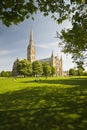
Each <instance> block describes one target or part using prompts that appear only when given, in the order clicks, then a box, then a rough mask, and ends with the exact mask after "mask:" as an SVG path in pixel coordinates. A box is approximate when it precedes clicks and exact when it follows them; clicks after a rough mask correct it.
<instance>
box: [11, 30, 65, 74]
mask: <svg viewBox="0 0 87 130" xmlns="http://www.w3.org/2000/svg"><path fill="white" fill-rule="evenodd" d="M27 60H29V61H30V63H32V62H34V61H36V60H38V59H36V48H35V45H34V39H33V32H32V29H31V30H30V39H29V45H28V47H27ZM18 61H19V60H18V59H17V60H16V61H15V62H14V64H13V72H15V73H16V69H15V68H16V65H17V62H18ZM38 61H40V62H48V63H49V64H50V65H51V66H53V67H55V68H56V76H62V74H63V69H62V57H61V58H59V57H58V56H54V53H53V51H52V54H51V56H50V57H49V58H45V59H40V60H38Z"/></svg>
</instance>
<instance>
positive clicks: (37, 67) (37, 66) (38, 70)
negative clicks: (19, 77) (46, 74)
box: [32, 61, 43, 77]
mask: <svg viewBox="0 0 87 130" xmlns="http://www.w3.org/2000/svg"><path fill="white" fill-rule="evenodd" d="M32 70H33V75H34V76H35V77H38V76H39V75H41V74H42V72H43V69H42V63H41V62H40V61H34V62H33V63H32Z"/></svg>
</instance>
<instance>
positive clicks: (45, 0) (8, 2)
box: [0, 0, 87, 26]
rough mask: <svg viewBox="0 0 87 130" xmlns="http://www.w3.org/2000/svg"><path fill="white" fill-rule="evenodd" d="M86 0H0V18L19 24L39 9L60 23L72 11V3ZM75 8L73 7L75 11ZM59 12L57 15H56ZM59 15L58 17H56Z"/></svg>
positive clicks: (8, 23) (6, 23)
mask: <svg viewBox="0 0 87 130" xmlns="http://www.w3.org/2000/svg"><path fill="white" fill-rule="evenodd" d="M84 2H87V1H86V0H70V1H66V0H0V20H1V21H2V22H3V23H4V24H5V25H6V26H10V25H11V24H18V23H19V22H22V21H24V19H26V18H29V17H31V16H32V15H33V14H34V13H37V11H38V10H39V11H40V12H43V14H44V16H47V15H48V14H49V13H51V14H52V15H51V16H52V18H54V19H55V20H57V21H58V23H60V22H61V21H62V20H65V19H66V18H67V17H68V16H69V14H70V13H71V5H72V4H74V5H75V3H77V4H78V3H84ZM74 10H75V8H72V11H74ZM55 13H56V14H58V16H57V15H55ZM56 16H57V17H56Z"/></svg>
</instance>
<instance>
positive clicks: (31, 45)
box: [27, 28, 36, 63]
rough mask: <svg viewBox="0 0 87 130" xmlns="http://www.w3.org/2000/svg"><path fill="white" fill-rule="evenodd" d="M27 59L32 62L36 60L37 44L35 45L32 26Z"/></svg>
mask: <svg viewBox="0 0 87 130" xmlns="http://www.w3.org/2000/svg"><path fill="white" fill-rule="evenodd" d="M27 59H28V60H29V61H30V62H31V63H32V62H33V61H35V60H36V49H35V46H34V40H33V31H32V28H31V29H30V39H29V45H28V48H27Z"/></svg>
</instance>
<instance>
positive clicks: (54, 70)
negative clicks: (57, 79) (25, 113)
mask: <svg viewBox="0 0 87 130" xmlns="http://www.w3.org/2000/svg"><path fill="white" fill-rule="evenodd" d="M55 74H56V68H55V67H54V66H51V75H52V77H53V75H55Z"/></svg>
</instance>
